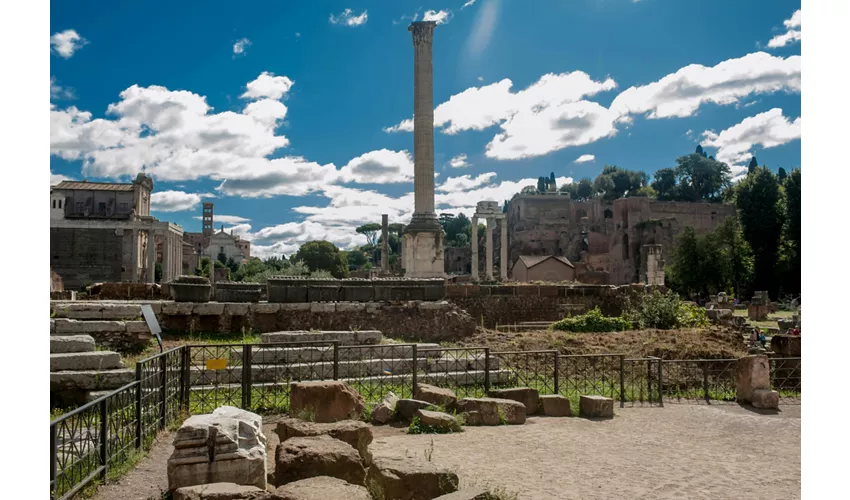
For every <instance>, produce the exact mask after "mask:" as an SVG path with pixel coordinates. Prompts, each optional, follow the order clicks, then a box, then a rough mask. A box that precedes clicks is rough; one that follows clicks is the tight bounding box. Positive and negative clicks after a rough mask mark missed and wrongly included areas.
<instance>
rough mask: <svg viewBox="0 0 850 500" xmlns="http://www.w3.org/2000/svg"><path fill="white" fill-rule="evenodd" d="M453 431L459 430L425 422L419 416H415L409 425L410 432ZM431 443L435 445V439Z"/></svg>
mask: <svg viewBox="0 0 850 500" xmlns="http://www.w3.org/2000/svg"><path fill="white" fill-rule="evenodd" d="M453 432H457V431H455V430H452V429H450V428H446V427H440V426H439V425H427V424H423V423H422V421H421V420H419V417H413V420H412V421H411V422H410V425H409V426H408V427H407V433H408V434H451V433H453ZM431 444H432V446H433V441H432V442H431ZM429 461H430V460H429Z"/></svg>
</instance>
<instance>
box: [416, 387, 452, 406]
mask: <svg viewBox="0 0 850 500" xmlns="http://www.w3.org/2000/svg"><path fill="white" fill-rule="evenodd" d="M413 397H414V398H416V399H418V400H419V401H425V402H427V403H431V404H432V405H436V406H442V407H444V408H452V407H453V406H454V404H455V403H457V396H456V395H455V393H454V392H453V391H452V390H451V389H443V388H442V387H436V386H433V385H429V384H418V386H417V388H416V394H414V395H413Z"/></svg>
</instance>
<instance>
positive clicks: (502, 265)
mask: <svg viewBox="0 0 850 500" xmlns="http://www.w3.org/2000/svg"><path fill="white" fill-rule="evenodd" d="M484 220H485V221H486V224H487V234H486V235H485V241H486V245H485V248H486V250H485V251H486V253H485V255H484V276H485V278H486V279H487V280H488V281H492V280H493V229H494V227H495V225H496V223H498V226H499V230H500V236H501V238H500V242H501V245H500V247H501V248H500V249H499V278H501V279H502V280H503V281H504V280H507V279H508V228H507V219H506V218H505V217H504V216H492V217H490V216H486V215H485V216H484ZM471 245H472V279H473V280H478V215H474V216H473V217H472V242H471Z"/></svg>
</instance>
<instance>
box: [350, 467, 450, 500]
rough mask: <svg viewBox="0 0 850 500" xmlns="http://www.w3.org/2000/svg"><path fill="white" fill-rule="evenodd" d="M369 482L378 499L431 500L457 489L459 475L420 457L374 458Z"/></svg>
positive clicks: (368, 478)
mask: <svg viewBox="0 0 850 500" xmlns="http://www.w3.org/2000/svg"><path fill="white" fill-rule="evenodd" d="M366 481H367V483H368V484H369V488H370V490H372V491H374V492H375V493H377V495H376V496H377V497H378V498H386V499H390V498H394V499H403V500H431V499H432V498H435V497H438V496H440V495H445V494H447V493H452V492H454V491H457V485H458V477H457V474H455V473H454V472H452V471H450V470H448V469H444V468H441V467H437V466H436V465H434V464H433V463H432V462H428V461H426V460H424V459H422V458H419V457H413V458H390V457H378V458H375V461H374V463H373V464H372V466H371V467H369V474H368V477H367V479H366Z"/></svg>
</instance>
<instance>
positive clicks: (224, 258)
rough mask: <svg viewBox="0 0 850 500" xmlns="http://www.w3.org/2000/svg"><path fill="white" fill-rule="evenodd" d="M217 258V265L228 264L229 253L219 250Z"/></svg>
mask: <svg viewBox="0 0 850 500" xmlns="http://www.w3.org/2000/svg"><path fill="white" fill-rule="evenodd" d="M216 260H217V261H218V262H216V263H215V267H222V266H225V265H227V254H226V253H224V252H219V253H218V256H216Z"/></svg>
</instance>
